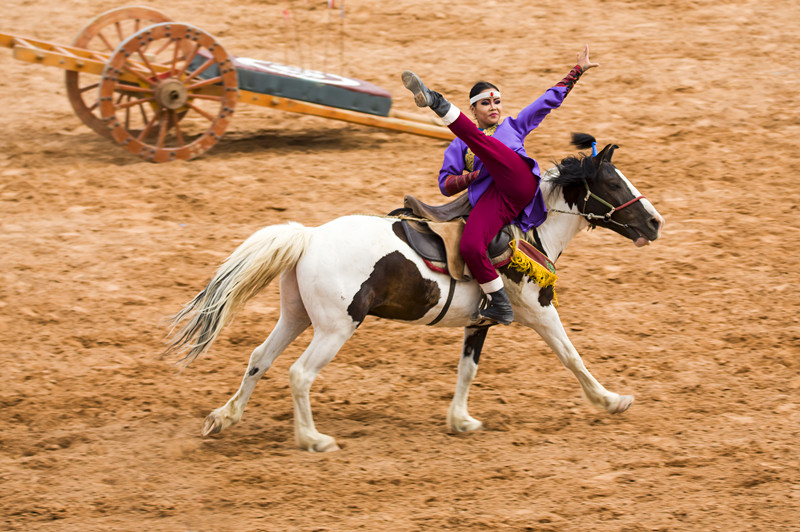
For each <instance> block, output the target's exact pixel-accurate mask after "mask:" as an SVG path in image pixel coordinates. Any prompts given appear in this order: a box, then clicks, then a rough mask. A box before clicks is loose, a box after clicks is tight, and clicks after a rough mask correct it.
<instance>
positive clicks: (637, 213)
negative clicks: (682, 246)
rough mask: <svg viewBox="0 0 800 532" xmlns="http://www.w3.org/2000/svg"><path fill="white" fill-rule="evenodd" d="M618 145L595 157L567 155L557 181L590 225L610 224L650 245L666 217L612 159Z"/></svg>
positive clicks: (578, 138) (580, 140)
mask: <svg viewBox="0 0 800 532" xmlns="http://www.w3.org/2000/svg"><path fill="white" fill-rule="evenodd" d="M587 142H588V146H591V145H593V144H594V138H593V137H591V136H589V135H574V136H573V143H574V144H576V145H577V146H578V147H581V148H583V147H588V146H587ZM617 148H618V146H617V145H616V144H608V145H606V147H605V148H603V149H602V151H600V153H597V154H596V155H593V156H591V157H588V156H587V157H580V158H578V157H567V158H566V159H564V160H563V161H561V163H560V164H559V165H558V171H559V172H558V173H559V175H558V176H557V177H555V179H554V180H553V184H554V185H556V186H557V187H560V188H561V190H562V193H563V195H564V200H565V201H566V202H567V205H569V207H570V208H572V209H577V211H578V213H579V214H580V215H581V216H583V217H584V218H586V220H587V221H588V222H589V224H590V225H591V226H592V227H594V226H600V227H606V228H608V229H611V230H612V231H614V232H616V233H619V234H620V235H622V236H624V237H626V238H630V239H631V240H632V241H633V242H634V243H635V244H636V246H639V247H641V246H646V245H647V244H649V243H650V242H651V241H653V240H655V239H657V238H658V237H659V236H660V235H661V228H662V227H663V226H664V218H662V217H661V215H660V214H659V213H658V211H657V210H656V209H655V207H653V205H652V203H650V202H649V201H648V200H647V199H646V198H645V197H644V196H642V195H641V194H640V193H639V191H638V190H636V187H634V186H633V184H632V183H631V182H630V181H628V179H627V178H626V177H625V176H624V175H623V174H622V172H620V171H619V170H618V169H617V167H616V166H614V164H613V163H612V162H611V157H612V156H613V155H614V150H616V149H617Z"/></svg>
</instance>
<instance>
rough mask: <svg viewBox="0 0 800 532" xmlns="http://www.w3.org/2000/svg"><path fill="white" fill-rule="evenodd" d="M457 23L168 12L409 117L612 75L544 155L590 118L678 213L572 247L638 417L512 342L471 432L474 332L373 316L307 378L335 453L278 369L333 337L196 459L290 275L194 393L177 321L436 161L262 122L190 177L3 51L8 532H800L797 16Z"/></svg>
mask: <svg viewBox="0 0 800 532" xmlns="http://www.w3.org/2000/svg"><path fill="white" fill-rule="evenodd" d="M317 4H319V5H317ZM433 4H434V3H431V2H428V1H423V0H397V1H394V2H368V1H366V0H348V1H347V15H346V17H345V24H344V34H341V33H340V31H341V29H340V27H339V26H338V24H339V19H337V18H336V16H333V17H332V18H331V22H330V23H329V24H326V23H325V16H326V15H327V13H325V11H324V10H323V9H322V5H324V2H300V1H295V2H281V3H277V2H274V3H273V2H260V1H255V0H247V1H244V2H233V1H229V0H223V1H220V2H214V3H203V4H201V3H197V2H188V1H186V0H174V1H173V2H170V3H168V5H162V6H158V5H157V4H155V3H152V4H150V5H152V6H153V7H159V8H160V9H162V10H163V11H165V12H166V13H167V14H169V15H170V16H172V17H173V18H175V19H179V20H183V21H187V22H190V23H192V24H195V25H197V26H200V27H202V28H204V29H206V30H207V31H209V32H211V33H213V34H214V35H216V36H217V37H218V38H219V39H220V41H221V42H222V43H223V44H224V45H225V46H226V47H227V49H228V50H229V51H231V52H232V53H235V54H238V55H242V56H250V57H256V58H260V59H271V60H274V61H279V62H283V61H285V60H287V59H288V61H289V62H290V63H293V64H297V62H298V61H299V58H300V57H301V55H302V57H303V60H304V61H305V62H306V64H305V65H304V66H307V67H314V68H322V65H323V64H326V68H327V69H328V70H330V71H332V72H336V73H339V72H342V73H344V74H346V75H349V76H352V77H357V78H361V79H366V80H368V81H371V82H373V83H375V84H376V85H379V86H381V87H384V88H386V89H387V90H388V91H390V92H391V93H392V94H393V96H394V98H395V106H396V108H398V109H401V110H406V111H412V110H414V107H413V104H412V102H411V99H410V98H409V97H408V95H407V94H406V93H405V90H404V89H403V88H402V86H401V84H400V82H399V73H400V71H401V70H403V69H405V68H409V67H410V68H413V69H415V70H416V71H417V72H419V73H420V74H421V75H422V76H423V78H424V79H427V80H431V82H432V84H433V85H435V86H436V87H437V88H439V89H441V90H442V91H443V92H445V94H447V95H450V96H452V97H453V98H452V99H453V100H454V101H456V102H458V101H459V100H458V98H462V99H465V98H464V96H463V95H464V94H465V92H466V91H467V90H468V88H469V87H470V86H471V85H472V83H474V82H475V81H477V80H478V79H481V78H488V79H490V80H492V81H494V82H495V83H497V84H498V85H499V86H500V87H501V89H502V90H503V96H504V103H505V111H506V113H507V114H516V112H517V111H519V109H521V108H522V107H523V106H524V105H526V104H527V103H528V102H530V101H532V100H533V99H534V98H535V97H537V96H538V95H539V94H541V93H542V92H543V91H544V90H545V89H547V88H548V87H549V86H551V85H552V84H554V83H555V82H557V81H558V80H560V79H561V77H562V76H563V75H564V74H565V73H566V72H567V71H568V70H569V68H570V67H571V66H572V64H573V63H574V57H575V53H576V52H577V51H579V50H580V48H581V47H582V46H583V44H584V43H587V42H588V43H590V44H591V50H592V58H593V59H594V60H596V61H597V62H599V63H601V67H600V68H598V69H595V70H592V71H591V72H589V73H588V74H587V75H586V76H585V77H584V78H583V79H582V80H581V81H580V82H579V84H578V85H577V87H576V89H575V90H574V91H573V92H572V94H570V96H569V98H568V99H567V101H566V102H565V105H564V106H563V107H562V108H561V109H559V110H558V111H556V112H555V113H553V115H551V116H550V117H548V118H547V120H546V121H545V122H544V124H543V125H542V126H541V128H540V129H539V130H537V131H536V132H535V134H534V135H532V136H531V137H530V139H529V142H528V148H529V152H530V153H531V154H533V155H534V156H535V157H537V158H538V159H539V160H540V161H541V162H542V163H543V165H544V166H547V163H548V162H549V161H552V160H555V159H557V158H560V157H563V156H564V155H568V154H570V153H574V151H573V150H572V149H571V148H570V146H569V145H568V136H569V133H570V132H571V131H587V132H590V133H592V134H594V135H595V136H596V137H598V139H599V140H600V142H601V143H606V142H615V143H617V144H619V145H620V149H619V150H618V152H617V154H616V155H615V162H616V163H617V166H618V167H619V168H620V169H621V170H622V171H623V172H625V174H626V175H627V176H628V177H629V178H630V179H631V180H632V181H633V182H634V183H635V184H636V185H637V186H638V187H639V189H640V190H641V191H642V192H643V193H644V194H646V195H647V196H648V197H649V198H650V199H651V200H652V201H653V203H654V204H655V205H656V206H657V208H658V209H659V210H660V212H661V213H662V214H663V215H664V216H665V218H666V219H667V226H666V230H665V232H664V236H663V239H662V240H660V241H658V242H656V243H654V244H653V245H652V246H650V247H648V248H644V249H636V248H635V247H634V246H633V245H631V243H630V242H628V241H624V240H623V239H621V238H620V237H618V236H617V235H615V234H613V233H611V232H609V231H602V230H597V231H593V232H587V233H581V234H580V235H579V236H578V237H577V238H576V239H575V241H574V242H573V243H572V244H571V247H570V248H569V249H568V251H567V253H566V254H565V255H564V256H563V257H562V258H561V260H560V261H559V264H558V265H559V276H560V280H559V299H560V303H561V307H560V313H561V316H562V319H563V322H564V324H565V326H566V328H567V330H568V332H569V333H570V335H571V338H572V340H573V342H574V343H575V345H576V346H577V348H578V349H579V351H581V353H582V355H583V357H584V360H585V362H586V364H587V366H588V367H589V369H590V370H591V371H592V372H593V374H594V375H595V376H596V377H597V378H598V379H599V380H600V381H601V382H603V383H604V384H605V385H606V386H607V387H608V388H609V389H611V390H614V391H617V392H620V393H633V394H635V395H636V401H637V402H636V404H635V405H634V406H633V407H632V408H631V410H629V411H628V412H626V413H625V414H623V415H620V416H611V415H608V414H605V413H604V412H600V411H596V410H594V409H593V408H592V407H590V406H589V405H588V404H586V403H585V402H583V400H582V399H581V396H580V389H579V387H578V385H577V383H576V382H575V380H574V378H573V377H572V375H571V374H570V373H569V372H568V371H567V370H566V369H564V368H563V367H562V366H561V365H560V364H559V363H558V361H557V360H556V358H555V356H554V355H553V354H552V353H551V352H550V351H549V349H548V348H547V346H546V345H545V344H544V342H543V341H542V340H541V339H540V338H539V337H537V336H536V335H535V333H533V332H532V331H529V330H526V329H524V328H522V327H519V326H517V325H512V326H510V327H507V328H497V329H496V330H493V331H492V332H491V334H490V336H489V339H488V341H487V345H486V347H485V350H484V356H483V358H482V359H481V368H480V370H479V373H478V376H477V379H476V382H475V385H474V388H473V390H472V394H471V413H472V414H473V415H474V416H475V417H477V418H479V419H481V420H483V421H484V423H485V425H486V429H485V430H483V431H480V432H477V433H473V434H469V435H466V436H454V435H450V434H448V433H447V432H446V430H445V425H444V420H445V414H446V410H447V405H448V402H449V400H450V398H451V397H452V392H453V389H454V386H455V371H456V364H457V361H458V358H459V352H460V341H461V335H462V331H460V330H457V329H452V330H451V329H433V328H415V327H410V326H408V325H405V324H400V323H393V322H388V321H385V320H379V319H370V320H368V321H367V322H366V323H365V324H364V326H363V327H362V329H361V330H360V331H359V332H358V333H357V334H356V335H355V336H354V337H353V339H352V340H351V341H350V342H349V343H347V344H346V345H345V347H344V348H343V349H342V350H341V352H340V353H339V355H338V356H337V358H336V359H335V360H334V361H333V362H332V363H331V364H330V365H329V366H328V367H327V368H326V369H325V370H324V371H323V373H322V374H321V376H320V377H319V379H318V380H317V382H316V383H315V385H314V387H313V388H312V399H313V408H314V411H315V414H316V421H317V426H318V428H319V429H320V430H322V431H323V432H326V433H329V434H331V435H333V436H335V437H337V439H338V441H339V442H340V444H341V445H342V447H343V449H342V450H341V451H340V452H336V453H329V454H325V455H316V454H311V453H306V452H303V451H300V450H297V449H296V448H295V444H294V439H293V433H292V410H291V400H290V397H289V389H288V377H287V370H288V367H289V365H290V364H291V363H292V362H293V361H294V360H295V359H296V357H297V356H298V355H299V354H300V353H301V352H302V350H303V348H304V346H305V345H306V344H307V342H308V341H309V339H310V333H305V334H304V335H303V336H301V338H300V339H299V340H298V341H297V342H296V343H295V344H294V345H292V346H291V347H290V348H289V349H288V350H287V352H286V353H285V354H284V355H283V356H282V357H281V358H279V359H278V361H277V362H276V364H275V365H274V366H273V368H272V369H271V370H270V372H269V373H268V374H267V376H266V377H265V378H264V379H263V380H262V382H261V383H260V385H259V387H258V388H257V389H256V392H255V394H254V396H253V399H252V400H251V402H250V405H249V408H248V410H247V412H246V414H245V417H244V419H243V420H242V422H241V423H240V424H239V425H237V426H235V427H233V428H231V429H230V430H228V431H226V432H224V433H223V434H220V435H218V436H215V437H212V438H207V439H203V438H201V437H200V428H201V426H202V421H203V418H204V417H205V415H206V414H207V413H208V412H210V411H211V410H212V409H214V408H216V407H218V406H221V405H222V404H223V403H224V402H225V401H226V400H227V398H228V397H229V396H230V395H231V394H232V393H233V392H234V391H235V390H236V388H237V386H238V384H239V381H240V379H241V376H242V373H243V372H244V369H245V367H246V361H247V357H248V355H249V353H250V350H251V349H252V348H253V347H254V346H255V345H257V344H258V343H260V342H261V341H262V340H263V338H264V337H265V336H266V334H268V332H269V330H270V329H271V327H272V326H273V324H274V322H275V320H276V319H277V314H278V300H277V286H270V287H269V288H268V289H267V290H265V291H264V292H263V293H262V294H260V295H259V296H258V297H257V298H256V299H254V300H253V301H252V302H251V304H250V305H249V306H248V307H247V309H246V310H245V311H244V312H243V313H242V314H241V315H240V316H239V317H238V318H237V320H236V321H235V322H234V324H233V325H232V326H230V327H229V328H228V329H227V330H226V331H225V333H224V334H223V336H222V338H221V339H220V340H219V342H218V343H217V344H216V345H215V346H214V348H213V350H212V352H211V353H210V355H209V356H208V357H206V358H204V359H202V360H198V361H196V362H195V363H194V364H193V365H192V366H190V367H189V368H188V369H186V370H185V371H183V372H182V373H179V372H178V370H177V368H176V367H175V366H174V365H173V364H172V362H173V361H171V360H161V359H160V358H159V353H160V352H161V349H162V347H163V341H164V338H165V335H166V332H167V329H166V326H165V321H164V320H165V318H166V317H167V316H169V315H171V314H173V313H174V312H176V311H177V310H178V309H179V308H180V307H181V305H182V304H183V303H184V302H186V301H187V300H188V299H190V298H191V297H193V295H194V294H195V293H196V292H197V291H198V290H199V289H200V288H202V287H203V286H204V284H205V282H206V281H207V280H208V279H209V276H210V275H211V273H212V272H213V271H214V269H215V268H216V267H217V265H218V264H219V263H220V262H221V261H222V260H223V259H224V257H225V256H227V254H228V253H229V252H230V251H232V250H233V249H234V247H235V246H236V245H238V243H239V242H241V241H242V239H244V238H245V237H247V236H248V235H249V234H251V233H252V232H254V231H255V230H256V229H258V228H260V227H262V226H264V225H268V224H274V223H282V222H285V221H287V220H296V221H299V222H302V223H304V224H306V225H316V224H320V223H323V222H325V221H327V220H330V219H332V218H334V217H336V216H338V215H340V214H350V213H375V214H382V213H385V212H388V211H389V210H391V209H393V208H395V207H397V206H399V205H400V203H401V202H402V197H403V195H404V194H406V193H413V194H415V195H417V196H419V197H420V198H422V199H424V200H427V201H430V202H439V201H440V199H442V198H441V197H440V196H439V193H438V190H437V188H436V186H435V184H434V183H435V178H434V175H435V173H436V171H437V170H438V167H439V164H440V162H441V152H442V150H443V148H444V146H445V143H444V142H442V141H435V140H431V139H426V138H422V137H414V136H411V135H403V134H397V133H392V132H385V131H382V130H378V129H372V128H367V127H361V126H355V125H349V124H346V123H342V122H335V121H330V120H323V119H319V118H314V117H305V116H298V115H292V114H287V113H279V112H275V111H270V110H267V109H264V108H261V107H253V106H244V105H242V106H240V107H239V108H238V109H237V115H236V117H235V119H234V120H233V123H232V125H231V127H230V128H229V130H228V132H227V133H226V135H225V137H224V138H223V140H222V141H221V142H220V143H219V144H218V145H217V146H216V147H215V148H214V149H212V150H211V151H210V152H208V153H207V154H206V155H204V156H203V157H201V158H200V159H197V160H194V161H191V162H177V163H170V164H162V165H154V164H149V163H146V162H143V161H141V160H140V159H138V158H136V157H134V156H132V155H129V154H128V153H127V152H125V151H124V150H122V149H121V148H119V147H117V146H115V145H114V144H112V143H110V142H109V141H107V140H105V139H103V138H101V137H99V136H98V135H96V134H95V133H93V132H92V131H90V130H89V129H88V128H87V127H85V126H84V125H83V124H81V122H80V121H79V120H78V119H77V118H76V117H75V115H74V114H73V113H72V110H71V108H70V107H69V104H68V103H67V100H66V97H65V91H64V86H63V73H62V71H60V70H58V69H55V68H46V67H41V66H36V65H31V64H28V63H22V62H19V61H15V60H14V59H13V58H12V56H11V54H10V51H9V50H7V49H0V65H2V69H3V76H2V79H0V94H1V95H0V102H2V106H1V108H2V112H1V113H0V123H2V133H1V134H0V201H2V206H1V207H0V250H2V253H1V254H0V280H2V282H1V283H0V341H1V342H2V347H3V349H2V353H0V367H2V372H0V528H3V529H6V530H112V529H113V530H209V531H211V530H270V531H272V530H303V531H312V530H316V531H322V530H330V531H336V530H381V529H383V530H400V531H417V530H448V529H475V530H497V529H510V530H542V531H543V530H554V531H561V530H581V531H583V530H601V531H617V530H619V531H645V530H720V531H738V530H767V531H773V530H800V525H798V523H800V511H799V510H798V503H800V472H798V471H799V469H798V467H799V466H800V459H798V448H797V442H798V432H799V429H798V424H799V423H800V401H799V400H798V392H800V361H799V360H798V354H799V352H800V328H799V327H798V324H797V318H796V315H797V311H798V305H797V302H798V297H800V292H799V291H798V288H797V284H796V282H797V278H798V273H797V272H798V266H799V265H798V254H797V246H798V242H799V240H800V239H798V236H799V235H798V225H797V222H796V220H797V216H798V203H800V186H798V184H797V183H798V175H800V162H798V157H797V154H798V150H797V139H798V138H800V117H799V116H798V111H797V104H798V101H800V89H798V86H799V85H800V83H798V82H800V76H798V70H797V66H796V61H797V57H798V56H800V38H798V35H797V31H796V27H795V25H794V22H793V21H797V20H800V4H797V3H794V2H780V1H776V0H768V1H763V0H750V1H747V0H741V1H730V2H719V1H716V0H714V1H705V0H698V1H692V0H644V1H642V2H628V1H622V0H619V1H601V2H598V1H596V0H592V1H589V0H575V1H573V2H568V3H562V4H559V7H552V6H548V4H551V3H550V2H535V3H531V2H527V1H522V0H508V1H502V2H500V1H492V0H487V1H484V2H467V1H451V2H439V3H435V7H432V5H433ZM117 5H121V4H116V3H108V2H99V1H95V0H92V1H85V2H78V1H76V0H65V1H62V2H48V1H43V0H24V1H23V0H5V1H4V3H3V7H2V17H1V18H0V20H2V28H0V29H2V30H5V31H8V32H12V33H18V34H22V35H29V36H34V37H38V38H42V39H47V40H53V41H58V42H63V43H68V42H70V41H71V39H72V38H73V36H74V35H75V34H76V33H77V31H78V30H79V29H80V28H81V27H82V26H83V25H84V24H85V23H86V22H87V21H88V20H90V19H91V18H92V17H93V16H94V15H97V14H99V13H101V12H103V11H105V10H107V9H110V8H111V7H116V6H117ZM286 7H289V8H291V9H292V13H293V20H294V21H295V26H294V27H291V26H289V25H288V24H287V23H286V22H285V20H284V19H283V17H282V15H281V10H282V9H284V8H286ZM334 15H335V13H334ZM293 30H297V31H296V32H295V31H293ZM340 42H341V43H343V44H344V47H343V50H344V53H343V54H342V53H341V51H340ZM465 106H466V105H465Z"/></svg>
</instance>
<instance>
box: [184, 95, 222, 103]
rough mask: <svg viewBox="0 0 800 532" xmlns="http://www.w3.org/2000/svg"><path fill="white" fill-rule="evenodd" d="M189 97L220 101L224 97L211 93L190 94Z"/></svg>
mask: <svg viewBox="0 0 800 532" xmlns="http://www.w3.org/2000/svg"><path fill="white" fill-rule="evenodd" d="M191 97H192V98H193V99H197V100H211V101H212V102H221V101H222V100H224V99H225V97H224V96H215V95H213V94H192V96H191Z"/></svg>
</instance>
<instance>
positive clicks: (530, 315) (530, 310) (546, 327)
mask: <svg viewBox="0 0 800 532" xmlns="http://www.w3.org/2000/svg"><path fill="white" fill-rule="evenodd" d="M525 288H528V287H525ZM523 290H524V289H523ZM515 292H516V290H515ZM537 292H538V291H537ZM528 301H532V303H531V304H528ZM516 308H517V313H516V316H517V322H518V323H520V324H522V325H526V326H528V327H531V328H533V329H534V330H535V331H536V332H537V333H539V335H540V336H541V337H542V338H543V339H544V341H545V342H547V345H549V346H550V348H551V349H552V350H553V351H554V352H555V354H556V356H557V357H558V359H559V360H560V361H561V363H562V364H564V366H566V368H567V369H569V370H570V371H571V372H572V373H573V374H574V375H575V377H577V379H578V382H579V383H580V385H581V389H582V390H583V395H584V397H585V398H586V400H587V401H589V402H590V403H591V404H592V405H594V406H596V407H597V408H602V409H604V410H606V411H607V412H609V413H611V414H619V413H622V412H624V411H625V410H627V409H628V408H629V407H630V406H631V405H632V404H633V396H632V395H620V394H617V393H614V392H609V391H608V390H606V389H605V388H604V387H603V385H602V384H600V383H599V382H598V381H597V379H595V378H594V377H593V376H592V374H591V373H589V370H587V369H586V366H584V365H583V360H582V359H581V356H580V354H578V351H577V350H576V349H575V346H573V345H572V342H570V340H569V338H568V337H567V333H566V331H565V330H564V326H563V325H562V324H561V319H560V318H559V316H558V311H557V310H556V309H555V307H553V305H552V304H548V305H547V306H544V307H543V306H541V305H539V303H538V301H537V298H536V297H535V296H534V297H532V298H531V297H526V300H525V301H521V302H520V304H519V305H517V306H516Z"/></svg>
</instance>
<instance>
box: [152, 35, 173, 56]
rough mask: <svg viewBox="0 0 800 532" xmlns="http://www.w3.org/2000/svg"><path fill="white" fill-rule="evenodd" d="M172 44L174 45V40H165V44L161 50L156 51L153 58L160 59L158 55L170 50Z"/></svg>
mask: <svg viewBox="0 0 800 532" xmlns="http://www.w3.org/2000/svg"><path fill="white" fill-rule="evenodd" d="M170 44H172V39H165V41H164V44H162V45H161V48H159V49H158V50H156V51H155V53H154V54H153V57H158V54H160V53H161V52H163V51H164V50H166V49H167V48H169V45H170Z"/></svg>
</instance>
